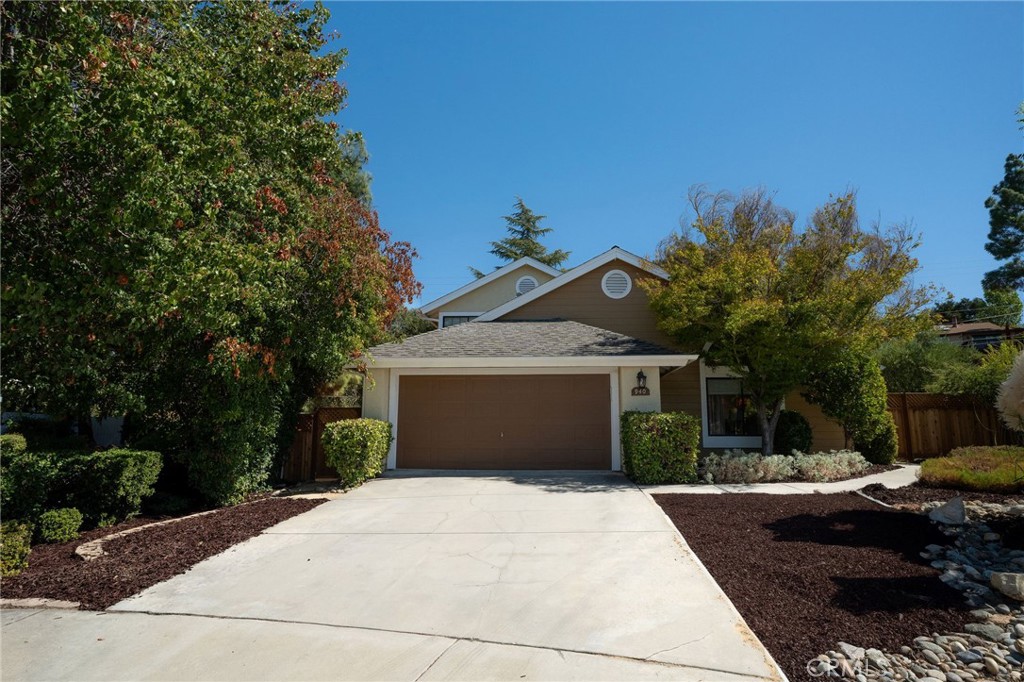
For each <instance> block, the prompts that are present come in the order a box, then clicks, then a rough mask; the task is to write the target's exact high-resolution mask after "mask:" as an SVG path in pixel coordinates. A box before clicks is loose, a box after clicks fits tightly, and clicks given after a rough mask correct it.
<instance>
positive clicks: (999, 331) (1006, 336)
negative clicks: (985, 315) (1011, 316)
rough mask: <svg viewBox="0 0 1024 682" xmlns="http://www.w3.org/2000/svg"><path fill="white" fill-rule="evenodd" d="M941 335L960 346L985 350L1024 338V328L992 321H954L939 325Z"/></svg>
mask: <svg viewBox="0 0 1024 682" xmlns="http://www.w3.org/2000/svg"><path fill="white" fill-rule="evenodd" d="M939 336H941V337H942V338H943V339H944V340H946V341H948V342H949V343H953V344H956V345H958V346H973V347H975V348H977V349H978V350H985V349H987V348H988V347H989V346H998V345H999V344H1001V343H1002V342H1003V341H1013V340H1020V339H1024V329H1022V328H1020V327H1004V326H1002V325H999V324H993V323H992V322H959V323H958V322H954V323H953V324H947V325H942V326H941V327H939Z"/></svg>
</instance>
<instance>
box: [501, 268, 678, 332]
mask: <svg viewBox="0 0 1024 682" xmlns="http://www.w3.org/2000/svg"><path fill="white" fill-rule="evenodd" d="M609 270H622V271H623V272H625V273H627V274H628V275H629V276H630V277H631V278H632V279H633V288H632V290H631V291H630V292H629V294H627V295H626V296H625V297H623V298H620V299H613V298H609V297H608V296H607V295H605V293H604V291H602V290H601V278H602V277H604V275H605V273H606V272H608V271H609ZM651 276H652V275H651V274H650V273H647V272H644V271H643V270H641V269H640V268H637V267H635V266H633V265H630V264H628V263H624V262H622V261H612V262H611V263H608V264H606V265H603V266H601V267H599V268H597V269H596V270H593V271H592V272H588V273H587V274H585V275H583V276H581V277H580V278H578V279H576V280H573V281H571V282H569V283H567V284H563V285H562V286H561V287H559V288H557V289H555V290H554V291H551V292H549V293H547V294H545V295H544V296H541V297H540V298H538V299H537V300H535V301H531V302H529V303H527V304H526V305H523V306H521V307H519V308H516V309H515V310H512V311H509V312H508V313H506V314H504V315H502V316H501V317H500V318H498V319H501V320H553V319H562V320H572V321H574V322H581V323H583V324H589V325H593V326H594V327H600V328H602V329H608V330H611V331H613V332H618V333H619V334H625V335H627V336H632V337H634V338H637V339H643V340H644V341H650V342H652V343H656V344H658V345H661V346H664V347H666V348H671V349H675V348H676V346H675V345H674V344H673V343H672V340H671V339H669V337H668V336H666V335H665V334H664V333H662V332H661V331H660V330H659V329H658V328H657V324H656V322H655V317H654V313H653V312H652V311H651V309H650V306H649V305H648V303H647V294H646V293H645V292H644V291H643V289H641V288H640V286H639V285H638V282H637V280H638V279H639V278H643V277H651Z"/></svg>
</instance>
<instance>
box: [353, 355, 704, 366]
mask: <svg viewBox="0 0 1024 682" xmlns="http://www.w3.org/2000/svg"><path fill="white" fill-rule="evenodd" d="M698 357H699V356H697V355H616V356H597V355H591V356H582V357H575V356H567V357H515V358H375V359H374V360H373V363H372V365H371V367H380V368H416V367H423V368H430V367H453V368H454V367H477V368H490V367H650V366H654V365H657V366H659V367H677V366H683V365H688V364H690V363H691V362H694V361H696V360H697V358H698Z"/></svg>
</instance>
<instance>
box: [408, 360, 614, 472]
mask: <svg viewBox="0 0 1024 682" xmlns="http://www.w3.org/2000/svg"><path fill="white" fill-rule="evenodd" d="M399 396H400V398H399V414H398V443H397V450H398V466H399V467H401V468H459V469H608V468H610V467H611V422H610V420H611V416H610V409H611V403H610V395H609V377H608V375H607V374H594V375H555V374H549V375H478V376H473V375H466V376H404V377H401V378H400V384H399Z"/></svg>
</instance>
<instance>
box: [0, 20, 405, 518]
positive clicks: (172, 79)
mask: <svg viewBox="0 0 1024 682" xmlns="http://www.w3.org/2000/svg"><path fill="white" fill-rule="evenodd" d="M327 18H328V12H327V11H326V9H325V8H324V7H323V6H322V5H320V4H315V5H304V6H300V5H293V4H284V3H267V2H243V1H240V0H228V1H226V2H217V3H197V2H186V1H183V0H179V1H168V2H160V3H144V2H47V3H35V2H18V1H13V2H5V3H3V6H2V9H0V20H2V34H3V43H4V47H3V54H2V63H0V88H2V89H0V116H2V123H3V129H2V142H3V147H4V158H3V167H2V191H3V206H2V218H3V234H2V239H3V243H2V255H0V258H2V266H3V272H4V282H3V289H2V304H3V311H2V326H3V338H2V353H3V374H2V389H3V395H4V402H5V407H9V408H23V409H24V408H30V409H37V410H45V411H48V412H51V413H55V414H76V413H77V414H81V413H83V412H86V411H89V410H92V411H98V412H100V413H108V414H109V413H128V414H129V415H130V417H131V423H132V424H133V426H134V433H135V437H137V438H139V439H142V438H148V439H151V440H154V441H155V442H157V443H158V444H159V446H160V447H161V448H162V449H164V450H165V451H166V452H170V453H172V454H176V455H177V456H179V457H180V458H181V459H182V460H183V461H185V463H186V464H187V465H188V466H189V469H190V473H191V474H192V478H193V482H194V483H195V484H196V485H197V487H199V488H200V489H201V490H202V491H203V492H204V494H206V495H207V496H208V497H210V498H211V499H214V500H217V501H221V502H224V501H234V500H237V499H239V498H240V497H241V496H242V495H244V494H245V493H246V492H248V491H251V490H252V489H254V488H256V487H258V486H259V485H261V484H262V481H264V480H265V479H266V477H267V474H268V471H269V468H270V462H271V460H272V458H273V456H274V454H275V453H276V452H277V451H278V446H279V445H280V443H281V441H283V440H285V439H287V438H288V437H289V435H290V429H288V428H287V422H288V418H289V416H290V415H292V414H293V413H294V412H295V411H297V406H298V405H301V403H302V402H303V401H304V400H305V399H306V398H307V397H308V396H309V395H310V394H311V393H312V392H314V391H315V387H316V386H317V385H318V384H321V383H323V382H327V381H330V380H331V379H332V378H333V377H336V376H337V375H338V374H339V373H340V371H341V369H342V368H343V367H344V366H346V365H347V364H349V363H351V362H353V361H356V362H358V357H359V355H360V353H361V350H362V349H363V348H364V347H365V346H366V345H367V344H368V343H370V342H372V341H373V340H375V339H376V338H380V337H381V336H382V335H383V334H384V332H385V329H386V327H387V325H388V323H389V322H390V318H391V316H392V315H393V314H394V312H395V311H396V310H398V309H399V308H400V307H401V305H402V303H403V301H409V300H411V298H412V296H413V295H415V293H416V291H417V285H416V283H415V282H414V280H413V279H412V273H411V266H410V263H411V258H412V255H413V254H412V251H411V249H410V247H409V246H408V245H406V244H403V243H393V242H392V241H391V240H390V237H389V236H388V235H387V233H386V232H384V231H383V230H382V229H381V227H380V225H379V224H378V222H377V216H376V214H375V213H374V212H373V211H372V209H371V208H370V206H369V183H368V178H367V176H366V174H365V173H364V172H363V170H362V164H363V161H364V159H365V152H364V148H363V143H362V139H361V137H360V136H359V134H358V133H352V132H345V131H342V130H339V128H338V126H337V125H336V124H335V123H334V122H332V121H331V120H330V118H331V117H332V116H334V115H336V114H337V113H338V112H339V111H340V109H341V108H342V106H343V105H344V102H345V99H346V96H347V93H346V91H345V89H344V88H343V87H342V86H341V84H340V83H339V82H338V81H337V80H336V76H337V72H338V70H339V69H340V68H341V67H342V66H343V64H344V58H345V51H344V50H342V49H334V48H332V47H331V46H330V45H329V43H328V40H327V38H326V36H325V35H324V26H325V22H326V21H327ZM354 359H355V360H354Z"/></svg>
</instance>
